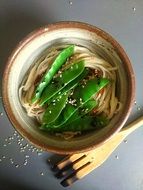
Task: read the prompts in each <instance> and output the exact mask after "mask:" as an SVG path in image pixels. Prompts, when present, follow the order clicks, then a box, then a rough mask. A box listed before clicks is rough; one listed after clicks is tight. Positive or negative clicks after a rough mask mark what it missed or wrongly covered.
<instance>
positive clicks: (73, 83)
mask: <svg viewBox="0 0 143 190" xmlns="http://www.w3.org/2000/svg"><path fill="white" fill-rule="evenodd" d="M87 74H88V70H87V69H85V70H84V71H83V72H82V73H81V74H80V75H79V76H78V77H77V78H76V79H74V80H73V81H71V82H70V83H69V84H67V85H66V86H65V87H64V88H63V89H61V91H59V92H58V93H56V94H55V95H54V96H53V97H52V98H51V101H53V100H56V99H57V96H58V94H60V95H62V94H64V93H67V92H68V91H69V90H71V89H73V88H75V87H76V86H77V85H78V84H79V82H80V81H81V80H82V79H84V77H85V76H86V75H87Z"/></svg>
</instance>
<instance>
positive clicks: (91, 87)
mask: <svg viewBox="0 0 143 190" xmlns="http://www.w3.org/2000/svg"><path fill="white" fill-rule="evenodd" d="M108 83H109V80H108V79H106V78H98V79H92V80H89V81H87V83H86V85H85V86H84V88H83V87H82V86H80V87H79V88H76V89H75V92H74V95H73V98H75V99H76V100H77V104H78V106H80V105H82V104H83V103H85V102H86V101H87V100H89V99H90V98H91V97H92V96H93V95H95V94H96V93H97V92H99V91H100V90H101V89H102V88H104V87H105V86H106V85H107V84H108Z"/></svg>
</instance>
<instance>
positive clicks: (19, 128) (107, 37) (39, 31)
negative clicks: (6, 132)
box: [2, 21, 135, 154]
mask: <svg viewBox="0 0 143 190" xmlns="http://www.w3.org/2000/svg"><path fill="white" fill-rule="evenodd" d="M63 28H64V29H66V28H75V29H85V30H87V31H89V32H93V33H96V34H97V35H99V36H101V37H102V38H104V39H105V40H106V41H108V42H110V43H111V44H112V45H113V47H114V48H115V50H116V52H117V54H118V55H119V56H120V58H121V60H122V61H123V62H124V63H126V68H127V70H128V73H127V74H128V82H129V84H130V88H129V90H130V97H129V98H128V99H127V103H126V104H127V105H126V110H125V112H124V114H125V115H121V118H120V121H119V122H118V126H117V127H114V128H112V129H111V130H110V131H109V132H108V133H107V134H105V135H104V137H103V138H102V139H100V140H99V141H97V143H96V144H94V143H92V144H90V145H88V146H87V147H85V148H81V149H79V148H78V147H73V148H71V149H70V150H65V149H63V148H55V147H52V146H47V145H45V144H43V143H41V142H40V141H39V140H37V139H36V138H34V137H33V136H32V135H31V134H29V133H28V132H27V131H25V130H24V129H23V128H22V126H21V125H20V123H19V122H18V121H17V120H16V117H15V115H14V113H13V111H12V109H11V106H10V102H9V97H8V89H7V84H8V76H9V72H10V69H11V67H12V65H13V62H14V60H15V58H16V57H17V55H18V53H19V52H20V51H21V50H22V49H23V48H24V46H25V45H27V44H28V43H29V42H31V41H32V40H33V39H34V38H37V37H38V36H39V35H42V34H44V33H47V32H51V31H54V30H57V29H63ZM134 98H135V75H134V72H133V68H132V65H131V62H130V60H129V58H128V56H127V54H126V53H125V51H124V49H123V48H122V47H121V45H120V44H119V43H118V42H117V41H116V40H115V39H114V38H113V37H112V36H111V35H110V34H108V33H107V32H105V31H103V30H102V29H100V28H98V27H96V26H93V25H90V24H88V23H83V22H77V21H61V22H56V23H53V24H48V25H45V26H43V27H40V28H38V29H36V30H34V31H33V32H31V33H30V34H28V35H27V36H26V37H25V38H24V39H23V40H21V41H20V42H19V43H18V45H17V46H16V47H15V49H14V50H13V51H12V53H11V55H10V56H9V58H8V60H7V63H6V66H5V69H4V73H3V79H2V99H3V105H4V109H5V111H6V114H7V116H8V118H9V120H10V121H11V123H12V125H13V126H14V128H15V129H16V130H17V131H18V132H19V133H20V134H21V135H22V136H23V137H24V138H25V139H27V140H28V141H30V143H32V144H33V145H35V146H37V147H39V148H41V149H43V150H45V151H50V152H53V153H58V154H74V153H80V152H84V151H89V150H92V149H94V148H96V147H98V146H100V145H102V144H103V143H105V142H106V141H108V140H109V139H110V138H111V137H112V136H113V135H115V134H116V133H117V132H119V131H120V130H121V128H122V127H123V126H124V124H125V122H126V121H127V119H128V117H129V114H130V112H131V109H132V105H133V102H134Z"/></svg>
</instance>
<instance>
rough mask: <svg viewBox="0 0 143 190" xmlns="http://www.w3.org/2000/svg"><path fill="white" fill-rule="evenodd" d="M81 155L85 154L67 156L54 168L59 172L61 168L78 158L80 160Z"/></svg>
mask: <svg viewBox="0 0 143 190" xmlns="http://www.w3.org/2000/svg"><path fill="white" fill-rule="evenodd" d="M83 155H85V153H80V154H73V155H69V156H66V157H65V158H64V159H62V160H61V161H60V162H58V163H57V164H56V165H55V167H56V168H57V169H59V170H62V168H64V167H65V166H67V165H69V164H71V163H73V162H74V161H76V160H78V159H79V158H81V157H82V156H83Z"/></svg>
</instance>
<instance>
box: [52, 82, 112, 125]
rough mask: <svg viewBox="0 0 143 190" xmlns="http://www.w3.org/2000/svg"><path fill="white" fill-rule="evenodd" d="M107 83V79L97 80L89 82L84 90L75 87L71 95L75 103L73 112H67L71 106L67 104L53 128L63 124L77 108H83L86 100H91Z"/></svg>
mask: <svg viewBox="0 0 143 190" xmlns="http://www.w3.org/2000/svg"><path fill="white" fill-rule="evenodd" d="M108 83H109V80H108V79H105V78H99V79H92V80H89V81H88V82H87V83H86V85H85V87H84V88H82V87H81V86H79V87H77V88H76V89H75V92H74V94H73V97H74V99H75V100H76V101H77V107H76V108H75V109H74V111H69V107H71V105H70V104H69V103H68V104H67V105H66V107H65V108H64V109H63V111H62V112H61V115H60V116H59V118H58V119H57V120H56V121H55V123H53V127H60V126H62V125H63V124H65V123H66V122H67V121H68V119H69V118H70V117H71V116H72V115H73V114H74V113H75V112H76V111H77V110H78V109H79V107H81V106H83V105H84V104H85V103H86V102H87V101H88V100H90V98H92V96H93V95H95V94H96V93H97V92H99V91H100V90H101V89H102V88H104V87H105V86H106V85H107V84H108Z"/></svg>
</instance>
